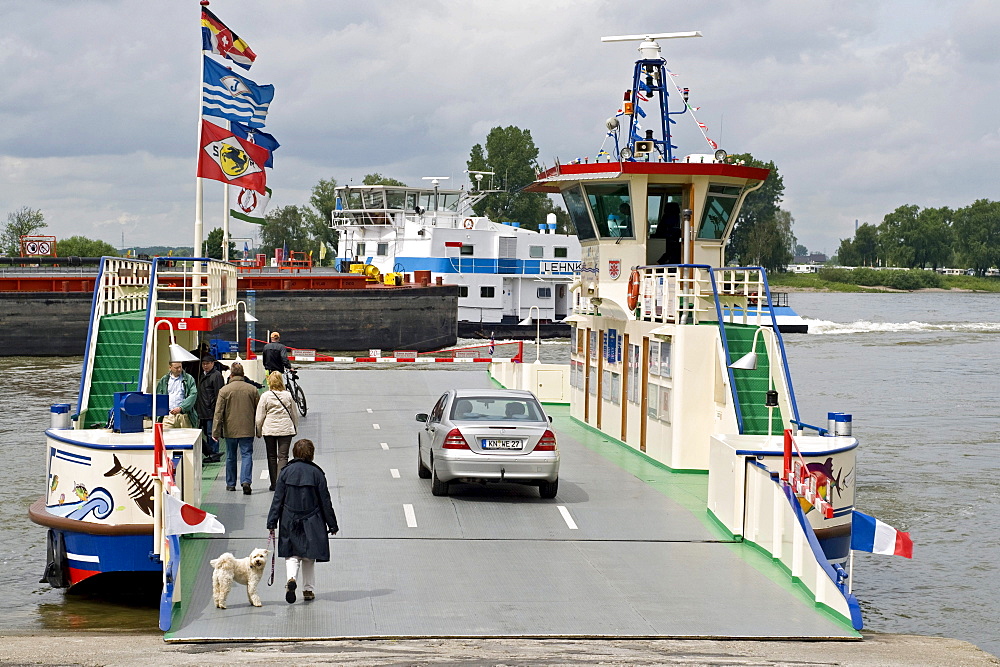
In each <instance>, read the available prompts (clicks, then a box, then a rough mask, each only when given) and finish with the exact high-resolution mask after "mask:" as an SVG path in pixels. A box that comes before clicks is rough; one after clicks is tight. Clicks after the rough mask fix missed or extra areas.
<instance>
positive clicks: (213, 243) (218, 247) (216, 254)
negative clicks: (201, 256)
mask: <svg viewBox="0 0 1000 667" xmlns="http://www.w3.org/2000/svg"><path fill="white" fill-rule="evenodd" d="M202 252H204V253H205V256H206V257H211V258H212V259H222V227H216V228H215V229H213V230H212V231H210V232H209V233H208V236H207V237H206V238H205V245H204V248H203V250H202ZM234 257H236V244H235V243H233V242H232V241H230V242H229V259H233V258H234Z"/></svg>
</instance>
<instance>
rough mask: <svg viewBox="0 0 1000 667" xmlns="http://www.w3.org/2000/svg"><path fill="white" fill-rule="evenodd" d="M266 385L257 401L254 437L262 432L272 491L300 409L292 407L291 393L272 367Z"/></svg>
mask: <svg viewBox="0 0 1000 667" xmlns="http://www.w3.org/2000/svg"><path fill="white" fill-rule="evenodd" d="M267 386H268V387H269V388H270V391H266V392H264V393H263V395H261V397H260V402H259V403H258V404H257V437H258V438H259V437H261V436H264V446H265V447H266V448H267V472H268V475H269V476H270V478H271V491H274V484H275V482H277V481H278V473H280V472H281V469H282V468H284V467H285V465H286V464H287V463H288V448H289V446H290V445H291V444H292V436H293V435H295V434H296V433H297V432H298V429H299V412H298V410H296V409H295V402H294V401H293V400H292V395H291V393H289V392H288V391H286V390H285V381H284V380H283V379H282V377H281V373H279V372H277V371H275V372H273V373H271V374H270V375H268V376H267Z"/></svg>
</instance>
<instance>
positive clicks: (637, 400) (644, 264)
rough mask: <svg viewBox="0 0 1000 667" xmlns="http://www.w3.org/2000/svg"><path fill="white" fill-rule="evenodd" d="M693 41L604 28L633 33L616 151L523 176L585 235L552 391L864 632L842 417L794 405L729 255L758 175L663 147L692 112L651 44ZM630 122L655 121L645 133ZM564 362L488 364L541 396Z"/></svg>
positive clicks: (763, 309)
mask: <svg viewBox="0 0 1000 667" xmlns="http://www.w3.org/2000/svg"><path fill="white" fill-rule="evenodd" d="M700 36H701V34H700V33H697V32H692V33H667V34H658V35H627V36H615V37H607V38H604V41H631V40H634V41H638V42H640V44H639V53H640V58H639V60H637V61H636V62H635V66H634V69H633V72H632V77H631V79H630V81H629V84H628V87H627V89H626V92H625V93H624V100H625V102H624V105H623V106H622V107H621V108H620V109H619V113H618V114H617V115H615V116H612V117H611V118H610V119H608V121H607V123H606V126H607V128H608V131H609V136H610V137H611V138H612V139H613V143H614V148H613V150H612V151H611V152H610V153H609V154H606V155H603V156H601V155H598V156H593V157H591V158H586V159H581V160H574V161H573V163H571V164H563V165H560V164H556V166H554V167H552V168H550V169H547V170H545V171H542V172H541V173H539V174H538V176H537V180H536V181H535V182H534V183H533V184H532V185H530V186H528V188H527V190H528V191H532V192H545V193H550V194H555V195H560V196H561V197H562V198H563V201H564V202H565V205H566V209H567V210H568V211H569V214H570V216H571V218H572V221H573V224H574V225H575V227H576V230H577V235H578V237H579V238H580V242H581V245H582V246H583V248H582V267H581V271H580V278H581V279H580V281H579V282H578V283H577V284H574V286H573V288H572V293H573V306H572V313H571V314H570V315H569V316H568V317H567V321H568V322H569V323H571V325H572V327H573V330H572V334H571V359H570V363H569V367H568V369H564V370H563V372H564V373H566V375H567V376H568V384H567V386H566V387H556V389H557V390H558V391H559V392H562V393H564V394H565V398H563V399H562V400H566V401H567V402H569V404H570V406H571V407H570V411H571V415H572V417H573V418H574V419H576V420H579V421H580V422H582V423H584V424H586V425H587V426H589V427H592V428H593V429H596V430H597V431H598V432H600V433H601V434H603V435H604V436H605V437H606V438H608V439H609V440H612V441H616V442H619V443H621V444H622V445H623V446H624V447H627V448H629V449H631V450H634V451H636V452H639V453H641V454H642V455H644V456H646V457H649V458H650V459H652V460H654V461H656V462H657V463H659V464H661V465H663V466H666V467H667V468H669V469H670V470H675V471H687V472H691V473H707V474H708V495H707V504H706V507H705V509H706V510H707V512H708V513H709V514H710V516H711V517H712V518H713V520H714V521H716V522H718V524H719V525H720V526H722V527H724V528H725V530H726V531H728V532H729V533H730V534H731V535H732V536H733V537H734V539H738V540H740V541H744V542H749V543H752V544H754V545H756V547H758V548H759V549H760V550H761V551H762V552H764V553H765V554H767V555H768V556H770V557H771V558H773V559H774V560H775V561H776V562H779V563H781V564H783V565H784V566H786V567H787V570H788V572H789V573H790V575H791V577H792V580H794V581H798V582H803V583H804V584H805V585H806V586H807V587H808V588H809V590H810V591H811V594H812V595H814V596H815V601H816V603H817V604H819V605H823V606H825V607H827V608H829V609H832V610H834V613H835V614H837V615H838V616H840V617H841V618H843V619H844V620H845V622H848V621H849V622H851V623H852V624H853V625H854V627H855V628H860V627H861V617H860V613H859V611H858V605H857V600H856V598H855V597H854V596H853V594H851V592H850V581H849V580H850V573H849V569H850V562H849V561H850V536H851V522H852V512H853V509H854V494H855V470H856V452H857V446H858V441H857V440H856V439H855V438H854V437H853V435H852V434H851V429H850V423H851V418H850V417H849V416H845V415H839V413H830V414H829V415H827V419H824V420H819V421H820V423H819V425H811V424H810V423H807V421H805V418H804V417H803V416H801V415H800V414H799V408H798V405H797V403H796V399H795V392H794V389H793V384H792V376H791V371H790V368H789V364H788V359H787V357H786V354H785V347H784V341H783V338H782V328H780V327H779V326H778V322H777V318H778V312H779V311H778V307H777V306H778V304H777V303H776V300H775V299H774V298H773V295H772V292H771V290H770V286H769V284H768V280H767V272H766V271H765V270H764V269H763V268H761V267H755V266H746V267H735V266H728V265H727V262H726V256H725V249H726V245H727V241H728V239H729V237H730V235H731V234H732V231H733V227H734V225H735V222H736V220H737V217H738V215H739V211H740V208H741V206H742V205H743V203H744V201H745V200H746V198H747V196H748V195H749V194H750V193H752V192H753V191H754V190H756V189H757V188H759V187H761V186H762V185H763V184H764V182H765V181H766V179H767V178H768V175H769V172H768V170H767V169H760V168H755V167H748V166H745V165H742V164H737V163H735V162H734V161H733V160H731V159H730V158H729V157H728V155H727V153H726V151H724V150H722V149H717V147H714V146H713V148H716V150H714V151H713V152H711V153H687V154H685V153H680V152H678V147H677V146H676V145H675V142H676V141H677V133H676V131H675V129H674V126H675V123H678V122H680V121H682V120H683V119H684V117H685V116H687V117H689V119H691V120H692V121H694V122H696V120H695V119H693V110H692V109H691V107H690V106H689V105H688V104H687V97H686V94H685V91H684V90H682V89H679V88H678V87H677V86H676V84H675V83H674V77H673V76H672V74H671V72H670V70H669V69H668V67H667V63H666V60H665V59H664V58H663V57H662V56H661V49H660V45H659V40H662V39H676V38H690V37H700ZM617 99H618V100H621V99H622V98H621V97H618V98H617ZM619 104H620V102H619ZM640 120H641V121H642V123H643V126H644V127H648V128H652V129H646V130H645V131H640V130H639V122H640ZM706 140H707V136H706ZM710 144H711V142H710ZM559 369H560V366H558V365H546V364H543V365H541V366H536V365H533V364H525V365H522V366H517V365H514V366H509V367H503V366H497V367H496V368H495V369H494V370H493V372H495V373H496V375H495V378H496V379H497V381H498V382H499V383H500V384H501V385H503V386H507V387H517V388H526V389H532V390H534V391H536V393H538V394H539V396H540V398H542V400H543V401H544V400H559V399H558V398H556V397H554V396H553V395H552V393H551V392H552V390H553V386H554V383H553V382H552V381H551V374H552V373H557V372H559ZM543 372H544V373H546V378H545V380H544V382H543V381H542V379H541V378H540V374H542V373H543ZM835 414H836V415H837V416H836V417H835ZM814 421H815V420H814Z"/></svg>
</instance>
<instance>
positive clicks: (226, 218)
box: [222, 183, 229, 262]
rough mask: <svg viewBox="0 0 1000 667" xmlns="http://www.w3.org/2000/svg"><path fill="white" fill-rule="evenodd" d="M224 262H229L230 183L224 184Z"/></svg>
mask: <svg viewBox="0 0 1000 667" xmlns="http://www.w3.org/2000/svg"><path fill="white" fill-rule="evenodd" d="M222 261H223V262H228V261H229V183H223V184H222Z"/></svg>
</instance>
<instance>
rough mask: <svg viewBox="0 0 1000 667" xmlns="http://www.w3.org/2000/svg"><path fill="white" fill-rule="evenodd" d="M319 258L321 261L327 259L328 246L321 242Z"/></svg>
mask: <svg viewBox="0 0 1000 667" xmlns="http://www.w3.org/2000/svg"><path fill="white" fill-rule="evenodd" d="M319 258H320V259H321V260H322V259H326V244H325V243H323V242H320V244H319Z"/></svg>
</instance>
